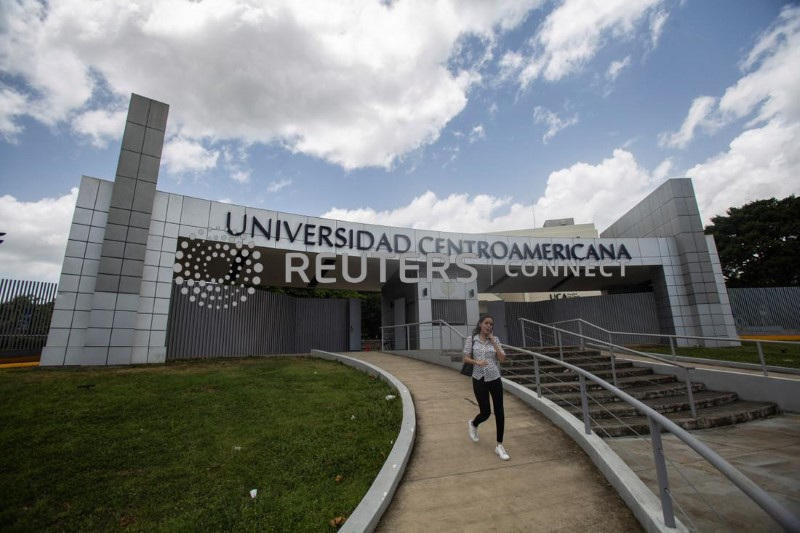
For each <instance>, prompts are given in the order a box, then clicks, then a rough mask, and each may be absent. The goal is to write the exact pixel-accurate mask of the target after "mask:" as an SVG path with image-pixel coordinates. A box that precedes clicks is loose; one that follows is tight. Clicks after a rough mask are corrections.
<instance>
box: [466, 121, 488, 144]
mask: <svg viewBox="0 0 800 533" xmlns="http://www.w3.org/2000/svg"><path fill="white" fill-rule="evenodd" d="M485 138H486V130H484V129H483V124H478V125H477V126H475V127H473V128H472V129H471V130H470V132H469V137H468V140H469V142H470V144H472V143H474V142H475V141H480V140H482V139H485Z"/></svg>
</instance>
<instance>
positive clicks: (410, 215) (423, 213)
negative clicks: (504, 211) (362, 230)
mask: <svg viewBox="0 0 800 533" xmlns="http://www.w3.org/2000/svg"><path fill="white" fill-rule="evenodd" d="M508 203H509V199H508V198H496V197H494V196H491V195H487V194H479V195H476V196H474V197H472V198H470V197H469V195H468V194H451V195H450V196H448V197H446V198H439V197H438V196H437V195H436V194H435V193H433V192H431V191H427V192H425V193H424V194H422V195H421V196H418V197H416V198H414V199H413V200H412V201H411V203H410V204H409V205H407V206H405V207H399V208H397V209H393V210H387V211H375V210H374V209H372V208H361V209H352V210H348V209H337V208H333V209H331V210H330V211H328V212H327V213H325V214H324V215H322V216H323V217H326V218H334V219H337V220H349V221H352V222H364V223H370V224H383V225H387V226H399V227H406V228H415V229H435V230H441V231H464V232H475V233H478V232H483V231H489V230H490V228H491V227H492V220H493V218H492V214H493V212H494V211H495V210H497V209H499V208H501V207H503V206H505V205H507V204H508Z"/></svg>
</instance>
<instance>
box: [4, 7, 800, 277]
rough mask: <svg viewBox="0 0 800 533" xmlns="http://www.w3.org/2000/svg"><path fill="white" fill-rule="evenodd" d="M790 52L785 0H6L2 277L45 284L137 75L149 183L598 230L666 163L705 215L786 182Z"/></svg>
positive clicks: (796, 23) (799, 25) (283, 202)
mask: <svg viewBox="0 0 800 533" xmlns="http://www.w3.org/2000/svg"><path fill="white" fill-rule="evenodd" d="M797 65H800V8H798V6H797V5H796V3H786V2H779V1H770V0H762V1H753V0H725V1H723V0H702V1H701V0H694V1H693V0H686V1H667V0H606V1H603V2H600V1H589V0H564V1H558V2H542V1H538V0H519V1H515V0H504V1H497V2H483V1H477V0H476V1H456V0H440V1H436V2H434V1H422V0H419V1H405V0H398V1H394V2H374V1H360V0H350V1H341V2H327V1H319V2H282V1H277V0H276V1H272V2H263V1H258V2H256V1H249V2H248V1H243V0H203V1H201V2H189V1H186V0H158V1H156V0H150V1H145V0H139V1H132V0H127V1H124V0H114V1H110V0H104V1H96V2H93V1H86V0H60V1H51V2H45V3H42V2H38V1H28V0H11V1H9V2H4V3H3V6H2V7H0V184H2V188H0V225H2V227H0V231H5V232H6V233H7V236H6V237H5V239H6V242H4V243H3V244H0V277H14V278H34V279H51V280H55V279H57V277H58V273H59V271H60V264H61V260H62V258H63V252H64V246H65V244H66V235H67V231H68V225H69V221H70V218H71V212H72V208H73V206H74V201H75V189H74V188H75V187H76V186H77V185H78V183H79V180H80V176H81V175H82V174H86V175H90V176H94V177H99V178H104V179H113V176H114V172H115V169H116V160H117V156H118V153H119V144H120V140H121V134H122V130H123V127H124V116H125V110H126V107H127V102H128V99H129V98H130V94H131V93H132V92H135V93H138V94H142V95H145V96H148V97H151V98H155V99H158V100H161V101H163V102H166V103H168V104H170V106H171V107H170V117H169V123H168V131H167V140H166V145H165V151H164V158H163V159H162V166H161V174H160V178H159V185H158V187H159V189H160V190H162V191H167V192H176V193H180V194H186V195H192V196H198V197H202V198H209V199H213V200H223V201H229V202H233V203H237V204H244V205H251V206H258V207H263V208H266V209H275V210H280V211H284V212H292V213H298V214H304V215H314V216H328V217H331V218H339V219H346V220H355V221H363V222H372V223H379V224H388V225H395V226H404V227H414V228H426V229H441V230H450V231H464V232H483V231H502V230H504V229H509V230H510V229H520V228H528V227H533V226H534V225H536V226H541V225H542V223H543V222H544V220H545V219H548V218H563V217H573V218H574V219H575V221H576V222H578V223H586V222H594V223H595V224H596V225H597V227H598V229H599V230H603V229H605V228H606V227H607V226H608V225H609V224H610V223H611V222H613V221H614V220H616V219H617V218H618V217H619V216H621V215H622V214H623V213H624V212H625V211H626V210H627V209H628V208H630V207H632V206H633V205H634V204H635V203H637V202H638V201H639V200H640V199H641V198H642V197H643V196H645V195H646V194H647V193H649V192H650V191H651V190H653V189H654V188H655V187H656V186H658V185H659V184H660V183H661V182H662V181H663V180H665V179H668V178H673V177H690V178H692V179H693V183H694V187H695V191H696V193H697V197H698V203H699V205H700V210H701V214H702V216H703V218H704V221H705V222H706V223H707V222H708V220H709V219H710V218H711V217H712V216H714V215H717V214H723V213H724V212H725V210H726V209H727V208H728V207H731V206H739V205H742V204H744V203H746V202H749V201H753V200H757V199H761V198H769V197H773V196H775V197H784V196H787V195H789V194H794V193H797V192H798V188H800V187H799V186H800V177H798V176H800V98H798V95H800V68H798V67H797ZM534 217H535V218H534ZM534 222H535V224H534Z"/></svg>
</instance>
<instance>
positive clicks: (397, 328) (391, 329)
mask: <svg viewBox="0 0 800 533" xmlns="http://www.w3.org/2000/svg"><path fill="white" fill-rule="evenodd" d="M425 325H431V326H439V349H440V350H441V352H442V354H444V353H445V343H444V332H445V331H446V332H447V333H448V335H449V338H448V341H449V342H448V343H447V344H448V346H451V345H452V340H453V334H455V335H456V336H457V338H458V339H459V340H460V344H459V345H458V349H459V350H461V348H463V346H464V342H466V339H467V336H466V335H463V334H462V333H461V332H460V331H458V329H456V328H455V327H454V326H452V325H450V324H448V323H447V322H445V321H444V320H438V319H437V320H426V321H422V322H409V323H406V324H395V325H390V326H381V327H380V330H381V350H385V349H387V344H388V341H394V340H396V339H397V338H398V335H403V336H404V337H405V341H406V349H407V350H411V349H413V348H412V347H411V339H412V335H411V328H412V327H416V328H417V336H416V339H417V340H418V341H421V340H422V336H421V328H420V326H425ZM431 338H432V337H431ZM393 348H394V349H397V346H396V345H395V346H393Z"/></svg>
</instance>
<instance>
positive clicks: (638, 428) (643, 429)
mask: <svg viewBox="0 0 800 533" xmlns="http://www.w3.org/2000/svg"><path fill="white" fill-rule="evenodd" d="M777 413H778V407H777V406H776V405H775V404H774V403H765V402H747V401H743V400H737V401H735V402H733V403H730V404H726V405H720V406H713V407H705V408H701V409H697V418H692V417H691V414H690V413H689V412H688V411H679V412H676V413H666V414H665V415H664V416H666V417H667V418H669V419H670V420H672V421H673V422H675V423H676V424H678V425H679V426H680V427H682V428H683V429H685V430H688V431H691V430H696V429H709V428H714V427H720V426H727V425H732V424H740V423H742V422H748V421H750V420H755V419H758V418H766V417H768V416H772V415H774V414H777ZM623 422H624V424H623V423H622V422H620V421H618V420H615V419H598V420H594V421H593V422H592V428H593V429H594V431H596V432H597V434H598V435H600V436H601V437H622V436H630V435H636V434H639V435H647V434H649V433H650V423H649V421H648V419H647V417H644V416H636V417H630V418H625V419H623Z"/></svg>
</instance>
